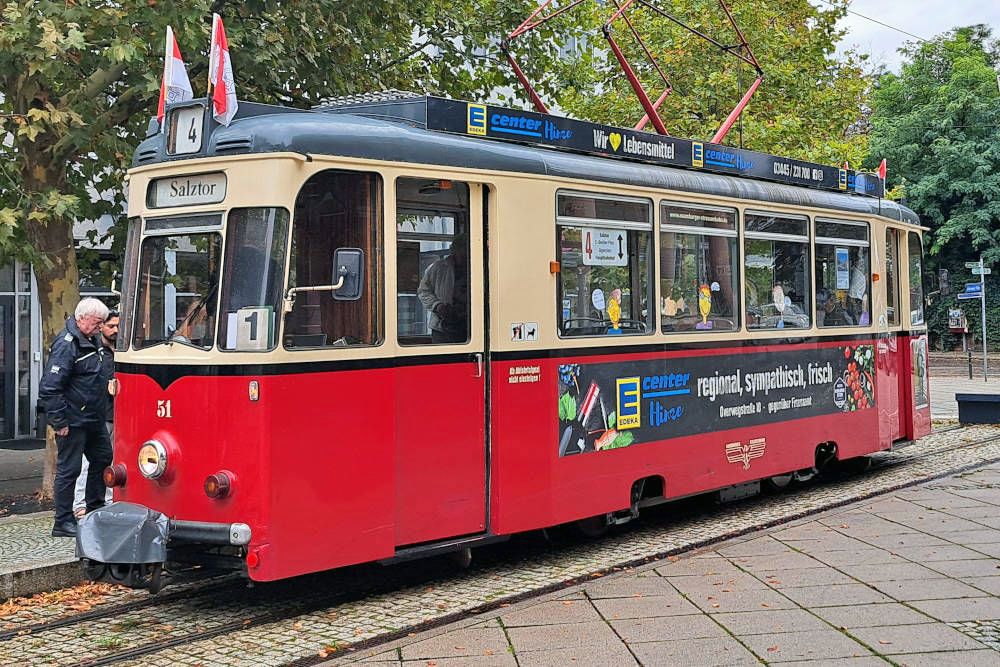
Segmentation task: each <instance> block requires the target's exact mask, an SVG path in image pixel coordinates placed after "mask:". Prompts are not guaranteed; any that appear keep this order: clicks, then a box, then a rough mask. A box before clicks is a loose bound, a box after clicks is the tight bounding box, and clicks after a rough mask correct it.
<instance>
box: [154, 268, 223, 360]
mask: <svg viewBox="0 0 1000 667" xmlns="http://www.w3.org/2000/svg"><path fill="white" fill-rule="evenodd" d="M218 286H219V284H218V283H217V282H215V283H212V285H211V287H209V288H208V292H206V293H205V295H204V296H202V297H201V298H200V299H198V301H197V302H196V303H195V304H194V306H193V307H192V308H191V310H190V311H188V314H187V315H185V316H184V319H183V320H181V321H180V322H179V323H178V324H177V327H176V328H175V329H174V330H173V331H171V332H170V335H169V336H167V338H166V339H165V340H164V341H163V342H164V343H168V344H169V343H173V342H178V343H183V344H185V345H190V346H191V347H196V348H198V349H199V350H200V349H203V348H202V346H201V345H195V344H194V343H192V342H191V340H190V339H189V338H188V337H187V336H184V335H182V334H179V333H177V332H178V331H181V330H183V329H184V327H185V325H187V324H188V323H189V322H191V321H192V320H193V319H194V317H195V316H196V315H197V314H198V313H200V312H201V311H202V310H204V309H205V307H206V306H207V305H208V302H209V301H210V300H211V299H212V298H213V297H214V296H215V292H216V290H217V289H218Z"/></svg>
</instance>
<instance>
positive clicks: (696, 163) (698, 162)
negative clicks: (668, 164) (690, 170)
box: [691, 141, 705, 167]
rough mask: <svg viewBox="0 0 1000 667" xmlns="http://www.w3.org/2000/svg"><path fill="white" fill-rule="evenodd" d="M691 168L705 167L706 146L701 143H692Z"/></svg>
mask: <svg viewBox="0 0 1000 667" xmlns="http://www.w3.org/2000/svg"><path fill="white" fill-rule="evenodd" d="M691 166H692V167H704V166H705V146H704V144H702V143H701V142H700V141H692V142H691Z"/></svg>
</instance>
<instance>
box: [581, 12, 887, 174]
mask: <svg viewBox="0 0 1000 667" xmlns="http://www.w3.org/2000/svg"><path fill="white" fill-rule="evenodd" d="M828 4H829V5H830V6H829V7H828V8H827V9H825V10H824V9H820V8H819V7H816V6H814V4H812V3H810V2H808V1H807V0H780V1H778V2H760V1H759V0H743V1H742V2H736V3H734V4H733V6H732V10H733V14H734V16H735V18H736V22H737V25H739V26H740V28H741V29H742V31H743V33H744V34H745V35H746V37H747V40H748V42H749V43H750V46H751V48H752V50H753V53H754V55H755V56H756V58H757V60H758V62H759V63H760V65H761V67H762V69H763V70H764V73H765V78H764V82H763V84H762V85H761V86H760V88H759V89H758V90H757V92H756V94H755V95H754V97H753V98H752V100H751V102H750V105H749V106H748V107H747V109H746V110H745V111H744V113H743V121H742V130H741V129H740V126H735V127H733V129H732V130H731V131H730V133H729V135H728V137H727V138H726V142H727V143H730V144H740V143H742V145H743V146H744V147H745V148H749V149H753V150H758V151H763V152H768V153H774V154H777V155H786V156H790V157H795V158H799V159H806V160H814V161H816V162H823V163H828V164H842V163H843V162H844V161H845V160H849V161H850V162H851V163H852V164H859V163H860V161H861V159H862V158H863V157H864V156H865V155H866V154H867V137H866V136H865V135H864V134H863V133H859V132H857V131H855V126H856V124H857V123H858V122H859V121H860V120H861V119H862V116H863V109H864V105H865V103H866V100H867V93H868V90H869V88H870V80H869V78H868V75H867V74H866V72H865V69H864V68H865V64H866V60H867V56H865V55H859V54H856V53H853V52H847V53H845V54H844V55H842V56H839V57H837V56H836V55H835V53H834V52H835V48H836V45H837V42H838V41H839V40H840V38H841V37H842V36H843V34H844V31H843V30H839V29H837V27H836V23H837V20H838V19H840V18H842V17H843V16H844V14H845V11H846V2H842V1H836V2H831V3H828ZM659 6H661V7H664V8H668V9H669V10H670V11H671V13H673V14H674V15H675V16H677V17H678V18H680V19H681V20H683V21H684V22H685V23H687V24H688V25H691V26H692V27H694V28H696V29H698V30H700V31H702V32H704V33H706V34H708V35H710V36H712V37H715V38H716V39H717V40H719V41H720V42H722V43H724V44H727V45H731V44H738V39H737V37H736V35H735V33H734V32H733V30H732V28H731V27H730V25H729V23H728V21H727V19H726V17H725V15H724V14H723V13H722V11H721V10H720V8H719V5H718V2H717V1H716V0H681V1H679V2H673V3H669V6H668V5H667V4H666V3H659ZM611 11H612V10H611V9H609V6H608V5H607V4H606V3H605V4H604V5H602V6H594V8H593V10H592V14H591V15H590V17H589V18H588V19H587V20H588V21H589V22H590V24H591V25H592V26H594V27H596V26H598V25H600V24H601V23H602V22H603V21H605V20H607V18H608V17H609V16H610V14H611ZM630 16H632V17H633V18H634V22H635V25H636V27H637V28H638V30H639V32H640V34H642V36H643V38H644V40H645V41H646V42H647V44H648V45H649V47H650V50H651V51H652V52H653V54H654V55H655V56H656V58H657V62H658V63H659V64H660V65H661V67H662V69H663V71H664V72H665V74H666V75H667V78H668V79H669V80H670V82H671V84H672V86H673V92H672V93H671V94H670V96H669V97H667V99H666V100H665V101H664V103H663V105H662V106H661V107H660V109H661V114H660V115H661V117H663V118H664V122H665V125H666V127H667V130H668V131H669V132H670V133H671V134H675V135H677V136H682V137H691V138H696V139H709V138H711V137H712V135H713V134H714V133H715V131H716V130H717V129H718V127H719V126H720V125H721V124H722V121H723V120H724V119H725V118H726V116H727V115H728V113H729V112H730V110H732V109H733V107H734V106H736V103H737V101H738V100H739V99H740V97H741V96H742V93H743V92H744V91H745V90H746V89H747V87H748V86H749V85H750V83H751V82H752V81H753V80H754V77H755V76H756V74H755V72H754V71H753V69H752V68H751V67H750V66H749V65H747V64H745V63H743V62H741V61H739V60H737V59H736V58H734V57H733V56H731V55H726V54H723V53H722V52H721V51H720V50H719V49H717V48H716V47H714V46H712V45H710V44H709V43H708V42H706V41H704V40H701V39H699V38H697V37H695V36H694V35H692V34H691V33H690V32H688V31H686V30H684V29H682V28H680V27H678V26H677V25H676V24H674V23H672V22H671V21H669V20H667V19H665V18H664V17H662V16H659V15H657V14H655V13H653V12H650V11H648V10H643V11H639V12H636V13H635V14H632V15H630ZM614 26H615V27H614V35H615V38H616V39H617V40H618V42H619V44H621V45H622V46H623V49H624V50H625V52H626V55H627V56H628V57H629V61H630V63H632V64H633V66H638V67H637V71H638V74H639V77H640V79H641V80H642V83H643V85H644V88H645V90H646V91H647V93H648V94H649V95H650V97H651V99H653V100H655V99H656V98H657V97H658V96H659V93H660V92H661V91H662V90H663V83H662V81H660V79H659V77H658V76H657V75H656V72H655V71H654V70H653V69H652V68H651V67H650V66H649V65H648V64H646V63H647V61H646V59H645V56H644V54H643V53H642V51H641V49H640V48H639V46H638V45H637V44H636V42H635V40H634V39H632V37H631V35H630V34H629V32H628V27H627V26H626V25H625V24H624V23H622V22H621V21H619V22H616V23H615V24H614ZM591 45H592V46H593V47H594V51H593V53H592V54H591V55H590V59H589V60H588V61H587V62H585V63H583V66H582V67H581V68H580V69H579V70H577V71H576V72H575V76H576V79H575V80H572V81H568V82H567V85H568V86H569V87H570V88H571V91H570V92H568V93H567V94H566V95H565V96H564V100H563V106H564V108H566V109H568V110H569V111H570V112H571V113H572V114H574V115H578V116H581V117H584V118H588V119H591V120H594V121H599V122H606V123H612V124H618V125H626V126H632V125H633V124H634V123H635V122H636V121H637V120H638V119H639V118H640V117H641V116H642V109H641V107H640V105H639V103H638V101H637V100H636V97H635V95H634V93H633V92H632V89H631V87H630V86H629V85H628V82H627V80H626V79H625V77H624V76H623V75H622V74H621V70H620V68H619V67H618V64H617V61H616V60H615V59H614V57H613V54H612V53H611V51H610V49H609V48H608V47H607V46H606V42H605V41H604V39H603V37H602V36H600V35H599V34H597V33H596V31H595V34H594V36H592V37H591ZM595 90H597V91H602V92H601V94H598V95H595V94H593V91H595ZM741 133H742V138H741V136H740V135H741Z"/></svg>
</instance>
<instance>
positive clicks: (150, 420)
mask: <svg viewBox="0 0 1000 667" xmlns="http://www.w3.org/2000/svg"><path fill="white" fill-rule="evenodd" d="M237 124H238V123H237ZM237 124H234V125H237ZM171 129H174V128H171ZM226 129H228V128H221V127H218V128H216V130H217V131H219V132H222V131H225V130H226ZM171 141H173V140H172V139H171V137H170V134H169V133H167V134H166V136H158V137H152V138H150V139H148V140H147V142H146V143H144V144H143V146H148V145H150V144H151V143H152V145H154V146H155V148H156V150H157V151H158V152H159V153H160V154H161V155H165V154H169V146H170V145H172V144H170V143H169V142H171ZM206 144H207V142H206ZM143 146H140V149H139V152H140V154H141V152H142V150H143ZM305 163H306V161H305V160H304V159H303V158H302V156H301V155H296V154H289V153H275V152H270V153H260V154H247V155H239V156H235V157H219V156H218V155H217V152H216V154H212V152H211V151H207V150H206V151H202V152H200V153H199V154H196V155H194V156H192V157H191V158H184V159H161V160H157V161H156V162H155V163H153V164H149V165H145V166H139V167H137V168H134V169H133V170H132V171H131V172H130V174H129V186H130V198H129V216H130V217H129V230H128V239H127V249H126V260H125V265H124V267H123V272H122V273H123V287H122V316H123V318H122V319H123V326H122V331H121V333H120V335H119V343H118V351H117V355H116V380H115V383H116V386H117V396H116V401H115V433H114V438H113V439H114V460H113V463H112V465H111V466H110V467H109V468H107V469H106V470H105V473H104V479H105V483H106V484H107V485H108V486H110V487H112V488H113V489H114V499H115V502H114V503H112V504H111V505H108V506H106V507H104V508H102V509H99V510H96V511H94V512H91V513H90V514H88V515H87V516H86V517H84V518H83V519H82V520H81V522H80V526H79V536H78V541H77V551H78V556H79V557H80V558H81V559H82V560H83V563H84V565H85V567H86V568H87V570H88V573H89V575H90V576H91V577H92V578H94V579H112V580H116V581H120V582H124V583H126V584H129V585H133V586H146V587H149V588H151V589H153V590H157V589H158V588H159V587H160V586H161V585H162V579H161V576H162V575H161V572H162V567H163V564H164V563H165V562H192V563H200V564H207V565H221V566H229V567H234V568H238V569H242V570H243V571H244V572H245V573H246V574H247V575H248V576H249V577H251V578H253V579H257V580H273V579H278V578H282V577H286V576H293V575H295V574H301V573H302V572H307V571H315V570H319V569H325V568H327V567H330V566H332V564H331V563H330V562H329V560H328V557H327V560H324V559H323V558H322V557H319V555H318V554H315V555H317V557H316V558H313V557H311V556H310V555H309V554H308V553H306V554H303V551H308V550H306V549H303V546H304V545H306V544H311V545H312V546H313V547H318V548H320V552H322V549H323V547H330V550H329V551H327V552H326V553H327V554H329V553H330V552H331V551H334V550H335V547H336V546H337V545H334V544H330V545H326V544H324V537H323V536H322V535H317V531H316V530H315V525H314V523H313V522H314V521H315V519H316V516H315V514H313V513H312V512H317V513H322V507H323V506H324V505H325V504H326V503H327V502H329V501H330V498H331V497H333V494H331V491H330V488H329V487H328V486H326V485H327V484H329V483H330V482H331V481H334V480H336V479H337V473H331V472H330V471H325V470H323V469H322V467H318V466H315V465H314V464H315V463H316V461H317V459H314V461H313V465H312V466H311V464H310V462H309V460H304V459H303V455H302V453H300V454H295V453H294V452H295V451H296V450H297V449H300V448H303V449H304V448H308V447H309V446H310V445H311V443H313V442H315V440H316V436H317V431H316V429H317V428H321V429H326V430H327V432H329V426H330V424H331V423H335V422H336V421H338V420H339V421H343V420H344V419H345V418H347V417H348V416H349V415H346V414H340V413H339V412H338V409H337V407H335V406H333V405H330V406H327V407H326V408H325V410H326V412H325V413H324V414H323V416H322V417H319V416H317V414H316V413H317V411H316V410H315V408H316V405H315V404H314V403H313V404H310V403H309V401H315V400H316V398H317V394H320V393H322V392H325V391H330V392H334V393H337V394H346V393H348V388H347V387H339V386H333V385H328V386H323V387H320V386H319V385H316V384H315V380H302V379H300V378H303V377H305V376H304V375H300V374H301V373H305V374H306V375H309V376H310V377H312V375H311V371H313V370H316V369H317V367H318V365H319V362H320V361H321V359H322V358H326V359H328V358H329V357H323V354H322V349H319V350H314V351H312V352H310V350H309V349H308V348H309V346H310V345H311V344H310V342H309V340H307V339H308V338H309V336H308V332H307V330H308V321H309V319H310V317H315V318H321V317H322V318H325V317H326V313H325V312H322V313H321V312H319V310H320V308H318V307H316V304H322V307H323V308H324V309H326V310H330V311H331V312H335V313H338V315H339V316H341V317H343V318H344V319H345V320H350V319H351V318H350V317H348V316H346V315H345V313H344V312H343V311H340V310H337V308H338V307H339V306H337V305H331V304H341V303H343V304H353V306H345V308H349V307H369V306H370V304H362V305H361V306H358V302H359V300H361V299H360V296H361V287H362V283H363V281H364V276H365V273H366V271H365V262H366V261H367V260H366V256H365V250H364V249H362V248H357V247H353V246H355V245H358V244H348V243H346V242H337V240H336V239H335V238H332V237H330V236H328V238H327V239H326V240H325V242H326V243H330V242H331V241H332V242H335V243H336V245H331V246H329V247H326V246H324V245H323V244H324V241H315V242H313V243H315V244H317V245H315V246H314V248H320V247H322V249H323V252H322V253H321V252H319V251H316V252H312V253H310V254H308V255H305V256H306V257H307V258H308V260H307V259H302V260H301V261H300V262H299V263H298V266H293V267H292V269H291V272H292V276H291V277H290V278H289V280H288V283H289V284H286V279H285V276H286V272H287V271H288V270H289V269H288V264H289V262H288V257H289V255H290V253H293V252H294V246H295V244H296V243H299V244H300V245H301V246H308V245H309V244H310V240H309V239H305V238H298V237H294V235H293V234H292V230H291V218H292V211H294V210H295V206H296V201H299V202H301V199H302V198H303V197H304V196H305V195H302V194H301V192H300V191H302V190H303V185H304V184H306V183H307V182H308V181H309V177H310V175H311V174H314V173H315V172H317V171H319V170H320V169H321V168H322V167H321V166H320V165H313V164H308V165H307V164H305ZM327 166H329V165H327ZM327 171H329V169H327ZM337 173H338V174H340V173H341V172H339V171H338V172H337ZM369 180H370V179H369ZM362 182H364V183H366V184H368V185H370V183H368V182H367V181H365V179H359V178H352V179H347V180H345V181H343V183H342V185H343V190H344V192H342V193H340V195H341V196H342V197H343V196H346V195H348V192H347V191H348V190H349V189H351V188H355V187H361V186H359V184H360V183H362ZM361 189H362V190H364V188H363V187H361ZM363 196H367V194H366V193H365V192H362V194H361V195H358V197H363ZM297 197H298V198H297ZM339 201H343V200H342V199H341V200H339ZM338 220H339V221H341V222H343V219H342V218H339V219H338ZM333 236H335V235H333ZM341 241H343V240H341ZM348 246H352V247H348ZM299 254H300V255H303V253H302V252H300V253H299ZM321 254H322V257H320V255H321ZM296 278H297V279H298V283H296V282H295V281H296ZM296 284H297V285H300V286H298V287H296V286H295V285H296ZM303 285H307V286H303ZM328 306H329V307H328ZM347 315H349V313H348V314H347ZM289 316H293V318H294V320H295V321H296V322H305V323H306V324H305V325H303V327H304V328H302V331H300V332H297V333H296V334H295V336H294V339H295V340H294V341H284V343H285V344H282V341H279V340H277V338H278V332H279V331H280V330H281V327H282V323H283V322H284V321H285V319H286V317H289ZM303 332H306V333H303ZM331 343H335V341H331ZM293 344H297V345H299V348H300V349H301V350H303V351H302V353H301V354H299V355H298V356H295V357H294V361H293V362H291V363H290V362H289V360H288V349H289V347H290V346H292V345H293ZM324 347H325V346H324ZM341 354H342V355H344V356H347V357H353V358H355V359H359V358H362V357H364V352H363V351H362V350H347V349H345V350H343V351H341ZM356 386H357V385H355V388H356ZM341 405H342V406H343V408H344V409H345V410H348V409H352V405H351V403H350V401H349V400H347V399H345V400H343V401H342V403H341ZM348 431H349V429H345V433H347V432H348ZM331 452H332V448H331ZM331 455H332V454H331ZM314 456H315V454H314ZM319 458H323V457H322V455H320V456H319ZM375 458H376V457H373V460H374V459H375ZM379 463H384V462H379ZM346 474H347V475H348V476H349V475H350V472H348V473H346ZM341 488H342V490H343V493H344V498H348V497H351V498H353V497H357V498H359V499H360V500H361V501H362V502H363V501H364V494H363V493H357V491H356V489H354V488H353V487H352V484H351V483H347V482H345V483H343V484H342V486H341ZM324 499H325V500H324ZM350 502H351V501H350V500H345V503H346V507H347V508H348V509H350V510H351V511H356V510H358V509H360V508H358V507H352V506H351V505H350ZM320 532H322V531H320ZM276 544H283V545H285V549H284V552H283V553H284V556H282V557H278V556H276V555H275V554H274V549H275V545H276ZM390 546H391V545H390ZM390 552H391V549H390ZM290 554H302V555H297V556H295V557H290V556H289V555H290Z"/></svg>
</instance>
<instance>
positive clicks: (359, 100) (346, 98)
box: [313, 88, 424, 110]
mask: <svg viewBox="0 0 1000 667" xmlns="http://www.w3.org/2000/svg"><path fill="white" fill-rule="evenodd" d="M423 96H424V95H423V93H415V92H413V91H412V90H396V89H395V88H390V89H388V90H380V91H376V92H373V93H357V94H355V95H343V96H341V97H328V98H325V99H323V100H320V103H319V104H317V105H316V106H314V107H313V109H319V110H322V109H336V108H338V107H350V106H357V105H360V104H373V103H377V102H397V101H400V100H409V99H419V98H421V97H423Z"/></svg>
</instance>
